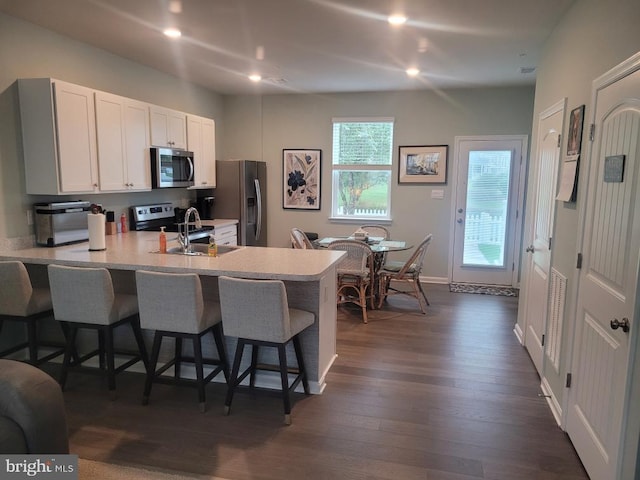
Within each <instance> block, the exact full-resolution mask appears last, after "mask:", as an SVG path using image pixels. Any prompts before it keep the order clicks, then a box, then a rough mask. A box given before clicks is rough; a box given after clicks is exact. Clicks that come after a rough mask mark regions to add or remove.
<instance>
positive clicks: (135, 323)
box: [131, 315, 149, 372]
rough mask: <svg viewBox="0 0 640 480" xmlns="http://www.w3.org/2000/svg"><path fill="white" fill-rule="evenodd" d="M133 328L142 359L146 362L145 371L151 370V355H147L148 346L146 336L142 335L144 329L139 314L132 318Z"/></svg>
mask: <svg viewBox="0 0 640 480" xmlns="http://www.w3.org/2000/svg"><path fill="white" fill-rule="evenodd" d="M131 329H132V330H133V335H134V337H136V343H137V344H138V350H139V351H140V359H141V360H142V363H144V369H145V371H147V372H148V371H149V355H147V347H146V346H145V344H144V338H143V337H142V330H141V329H140V317H138V316H137V315H136V316H135V317H134V318H132V319H131Z"/></svg>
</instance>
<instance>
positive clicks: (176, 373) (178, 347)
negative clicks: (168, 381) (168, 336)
mask: <svg viewBox="0 0 640 480" xmlns="http://www.w3.org/2000/svg"><path fill="white" fill-rule="evenodd" d="M175 352H176V356H175V363H174V364H173V372H174V373H173V377H174V378H175V379H176V380H177V379H179V378H180V365H181V363H182V338H180V337H176V347H175Z"/></svg>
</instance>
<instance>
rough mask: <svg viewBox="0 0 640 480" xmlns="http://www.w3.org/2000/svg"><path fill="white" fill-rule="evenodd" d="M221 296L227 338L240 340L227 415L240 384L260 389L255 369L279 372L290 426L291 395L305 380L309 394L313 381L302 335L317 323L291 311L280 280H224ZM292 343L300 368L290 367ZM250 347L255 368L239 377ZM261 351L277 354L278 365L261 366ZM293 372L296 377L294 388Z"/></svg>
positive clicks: (307, 315) (307, 314) (303, 313)
mask: <svg viewBox="0 0 640 480" xmlns="http://www.w3.org/2000/svg"><path fill="white" fill-rule="evenodd" d="M218 287H219V291H220V308H221V310H222V322H223V323H224V328H225V331H226V333H227V335H230V336H233V337H238V344H237V346H236V353H235V357H234V360H233V368H232V371H231V378H230V379H229V386H228V388H227V398H226V400H225V415H228V414H229V412H230V411H231V401H232V400H233V394H234V392H235V390H236V388H237V387H238V385H240V382H242V380H244V379H245V378H246V376H247V375H249V374H250V375H251V376H250V377H249V386H250V387H251V388H253V386H254V385H255V374H256V370H271V371H274V370H275V371H279V372H280V379H281V383H282V399H283V402H284V422H285V423H286V424H287V425H289V424H290V423H291V402H290V399H289V392H290V391H293V390H294V389H295V388H296V386H298V384H299V383H300V381H302V386H303V388H304V392H305V393H306V394H307V395H308V394H309V382H308V379H307V372H306V370H305V366H304V360H303V357H302V348H301V346H300V338H299V334H300V332H302V331H303V330H304V329H305V328H307V327H309V326H310V325H312V324H313V322H314V321H315V315H314V314H313V313H311V312H306V311H304V310H298V309H296V308H289V306H288V300H287V292H286V290H285V287H284V283H283V282H282V281H280V280H246V279H239V278H230V277H224V276H223V277H220V278H219V279H218ZM290 341H292V342H293V348H294V350H295V354H296V360H297V362H298V368H297V369H290V368H288V366H287V351H286V346H287V344H288V343H289V342H290ZM247 344H249V345H251V347H252V348H251V363H250V365H249V367H248V368H247V369H246V370H245V371H244V372H242V373H241V374H239V371H240V362H241V361H242V354H243V352H244V347H245V345H247ZM261 346H267V347H275V348H277V349H278V359H279V365H278V366H271V365H258V352H259V348H260V347H261ZM289 373H293V374H295V375H296V376H295V378H294V380H293V382H292V383H291V385H289Z"/></svg>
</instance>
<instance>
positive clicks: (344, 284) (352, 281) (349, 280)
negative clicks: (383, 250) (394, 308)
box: [329, 240, 375, 323]
mask: <svg viewBox="0 0 640 480" xmlns="http://www.w3.org/2000/svg"><path fill="white" fill-rule="evenodd" d="M329 249H330V250H342V251H345V252H347V256H346V257H345V258H344V259H343V260H342V261H341V262H340V264H339V265H338V269H337V273H338V288H337V292H336V295H337V303H338V305H341V304H344V303H355V304H356V305H358V306H359V307H360V308H361V309H362V320H363V321H364V323H367V322H368V319H367V299H369V301H370V305H371V308H372V309H373V308H375V304H374V300H373V299H374V295H373V293H374V292H373V284H374V271H373V252H372V251H371V248H370V247H369V246H368V245H367V244H366V243H364V242H360V241H358V240H336V241H334V242H331V243H330V244H329Z"/></svg>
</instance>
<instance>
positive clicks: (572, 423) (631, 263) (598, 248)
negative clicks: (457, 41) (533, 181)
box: [567, 59, 640, 479]
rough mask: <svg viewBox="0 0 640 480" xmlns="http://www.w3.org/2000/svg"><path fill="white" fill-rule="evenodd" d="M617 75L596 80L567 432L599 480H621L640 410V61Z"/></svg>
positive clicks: (587, 466) (591, 472)
mask: <svg viewBox="0 0 640 480" xmlns="http://www.w3.org/2000/svg"><path fill="white" fill-rule="evenodd" d="M615 75H616V76H613V74H612V75H610V77H611V78H610V79H607V78H605V79H599V80H596V82H594V92H595V104H594V123H595V138H594V141H593V145H592V154H591V159H590V166H589V170H590V171H589V186H588V190H587V197H588V198H587V202H586V204H585V205H586V207H585V208H586V210H585V219H584V225H585V228H584V234H583V245H582V253H583V263H582V269H581V270H580V278H579V287H578V301H577V311H576V328H575V333H574V349H573V357H572V374H573V378H572V380H573V381H572V384H571V388H570V389H569V408H568V411H567V432H568V433H569V435H570V437H571V440H572V442H573V444H574V446H575V448H576V450H577V452H578V454H579V455H580V458H581V459H582V462H583V463H584V466H585V468H586V469H587V472H588V473H589V475H590V476H591V478H594V479H595V478H598V479H615V478H620V476H619V465H620V456H621V445H622V443H621V438H622V434H623V430H624V427H623V426H624V425H625V417H626V415H627V412H629V411H634V410H635V411H637V407H638V403H637V402H638V400H637V399H634V400H631V401H629V402H628V405H625V400H626V397H627V393H626V392H627V390H628V388H629V387H628V377H627V373H628V369H629V362H630V348H629V345H630V336H631V335H633V336H634V338H635V335H636V334H637V332H634V330H633V329H634V328H636V325H633V319H634V315H635V318H637V313H638V312H637V311H636V308H638V307H637V306H636V302H637V299H636V295H637V293H636V292H637V290H636V289H637V286H638V285H637V282H638V261H639V260H640V259H639V256H640V208H639V206H640V196H639V195H638V193H639V192H638V189H639V184H640V175H639V173H638V169H639V168H640V165H639V163H638V162H639V158H638V157H639V155H640V59H636V60H635V64H632V65H631V66H630V67H629V69H628V70H627V72H625V73H624V75H626V76H623V74H620V73H616V74H615ZM616 78H619V79H618V80H617V81H615V82H614V80H615V79H616ZM620 324H622V325H623V326H624V328H623V327H621V326H619V325H620ZM614 327H616V328H615V329H614ZM627 327H628V328H627Z"/></svg>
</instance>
